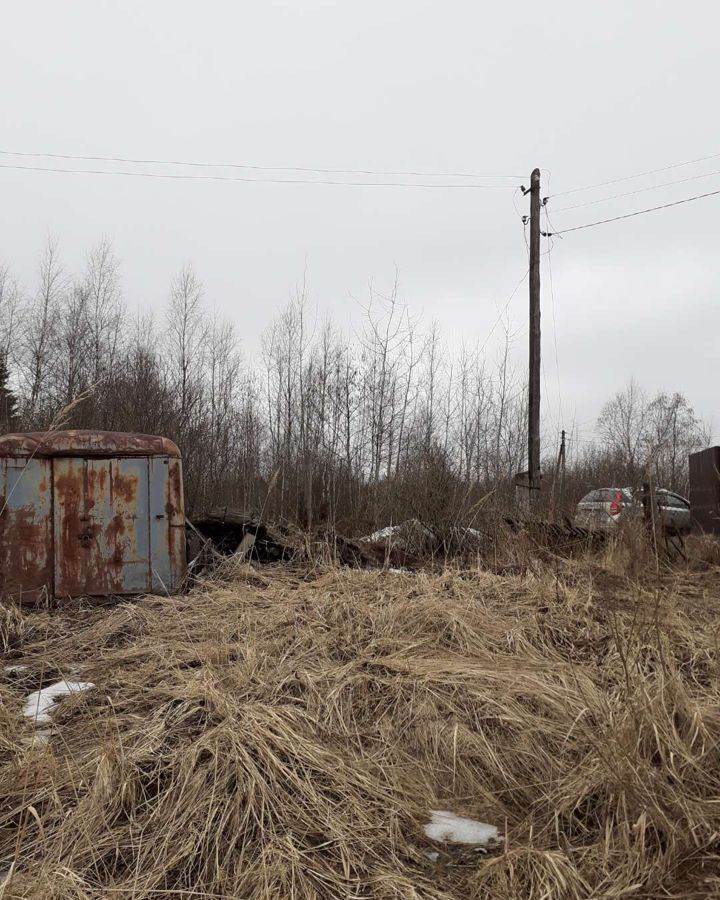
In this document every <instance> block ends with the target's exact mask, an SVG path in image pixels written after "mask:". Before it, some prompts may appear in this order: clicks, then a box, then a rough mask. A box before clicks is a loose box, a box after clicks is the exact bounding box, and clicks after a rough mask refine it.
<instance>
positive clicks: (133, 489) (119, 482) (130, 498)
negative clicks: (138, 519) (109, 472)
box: [113, 473, 138, 505]
mask: <svg viewBox="0 0 720 900" xmlns="http://www.w3.org/2000/svg"><path fill="white" fill-rule="evenodd" d="M137 488H138V479H137V476H136V475H121V474H120V473H117V474H116V475H115V478H114V479H113V491H114V493H115V496H116V497H119V498H120V499H121V500H123V501H124V502H125V503H127V504H128V505H131V504H134V503H135V501H136V500H137Z"/></svg>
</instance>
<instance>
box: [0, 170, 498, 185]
mask: <svg viewBox="0 0 720 900" xmlns="http://www.w3.org/2000/svg"><path fill="white" fill-rule="evenodd" d="M0 169H13V170H16V171H25V172H52V173H56V174H62V175H110V176H115V175H121V176H124V177H127V178H164V179H170V180H180V181H241V182H243V183H245V184H320V185H334V186H343V187H389V188H430V189H439V190H453V189H459V190H493V189H495V190H503V191H505V190H509V189H510V187H511V185H499V184H445V183H437V182H435V183H427V182H424V183H420V182H409V181H408V182H402V181H334V180H333V181H330V180H326V179H311V178H243V177H242V176H237V175H182V174H174V173H170V172H127V171H120V170H117V171H114V172H108V171H106V170H104V169H56V168H52V167H50V166H20V165H9V164H7V163H0Z"/></svg>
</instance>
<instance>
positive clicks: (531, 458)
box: [528, 169, 540, 506]
mask: <svg viewBox="0 0 720 900" xmlns="http://www.w3.org/2000/svg"><path fill="white" fill-rule="evenodd" d="M528 393H529V398H528V399H529V402H528V487H529V489H530V504H531V506H532V505H533V504H534V501H535V499H536V497H537V491H539V490H540V169H533V173H532V175H531V176H530V381H529V388H528Z"/></svg>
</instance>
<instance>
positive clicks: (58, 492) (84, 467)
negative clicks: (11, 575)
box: [53, 458, 150, 597]
mask: <svg viewBox="0 0 720 900" xmlns="http://www.w3.org/2000/svg"><path fill="white" fill-rule="evenodd" d="M53 467H54V486H55V487H54V500H55V513H54V522H55V593H56V595H57V596H59V597H80V596H84V595H90V596H104V595H109V594H142V593H145V592H146V591H148V590H149V588H150V529H149V497H148V460H147V459H145V458H137V459H130V458H127V459H71V458H57V459H55V460H54V461H53Z"/></svg>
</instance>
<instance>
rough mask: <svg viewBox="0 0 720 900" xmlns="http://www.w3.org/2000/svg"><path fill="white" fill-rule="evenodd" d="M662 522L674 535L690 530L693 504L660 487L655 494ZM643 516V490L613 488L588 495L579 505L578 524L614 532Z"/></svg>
mask: <svg viewBox="0 0 720 900" xmlns="http://www.w3.org/2000/svg"><path fill="white" fill-rule="evenodd" d="M655 500H656V502H657V506H658V512H659V515H660V521H661V523H662V525H663V528H664V529H665V530H666V531H667V532H670V533H674V534H685V533H686V532H688V531H690V503H689V502H688V501H687V500H686V499H685V498H684V497H681V496H680V494H676V493H674V492H673V491H668V490H665V489H664V488H658V489H657V490H656V491H655ZM642 515H643V504H642V490H633V489H632V488H628V487H624V488H620V487H610V488H598V489H597V490H595V491H590V493H589V494H586V495H585V496H584V497H583V498H582V500H581V501H580V502H579V503H578V505H577V510H576V512H575V520H574V524H575V525H576V526H577V527H579V528H587V529H589V530H590V531H611V530H613V529H615V528H617V527H618V526H619V525H621V524H622V523H623V522H627V521H639V520H640V519H641V518H642Z"/></svg>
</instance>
